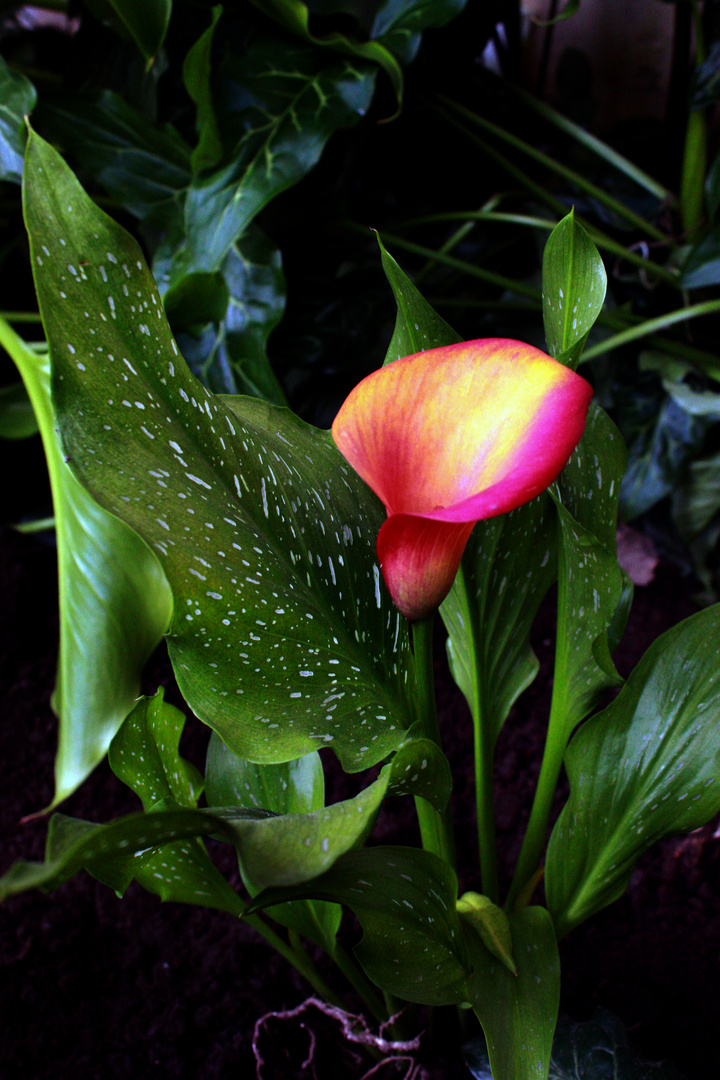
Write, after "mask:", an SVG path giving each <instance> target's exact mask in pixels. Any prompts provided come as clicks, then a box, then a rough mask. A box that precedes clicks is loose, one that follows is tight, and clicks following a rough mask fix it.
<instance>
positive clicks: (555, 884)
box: [545, 604, 720, 935]
mask: <svg viewBox="0 0 720 1080" xmlns="http://www.w3.org/2000/svg"><path fill="white" fill-rule="evenodd" d="M718 642H720V606H719V605H717V604H716V605H715V606H714V607H711V608H708V609H706V610H705V611H701V612H699V613H698V614H697V615H692V616H691V617H690V618H689V619H685V621H684V622H682V623H680V624H679V625H678V626H675V627H673V628H672V630H668V631H667V633H665V634H663V635H662V637H660V638H658V639H657V641H655V642H654V643H653V645H651V647H650V648H649V649H648V651H647V652H646V653H645V655H644V657H643V658H642V660H641V661H640V663H639V664H638V665H637V667H636V668H635V670H634V671H633V672H632V674H631V675H630V678H629V679H628V682H627V684H626V686H625V687H624V688H623V689H622V691H621V692H620V694H619V696H618V697H617V698H616V700H615V701H614V702H613V703H612V704H611V705H609V706H608V708H607V709H605V710H604V711H603V712H601V713H598V714H597V715H596V716H593V717H592V718H591V719H590V720H588V721H587V723H586V724H584V725H583V726H582V727H581V728H580V730H579V731H578V733H577V734H576V735H575V736H574V738H573V739H572V741H571V743H570V745H569V747H568V750H567V754H566V757H565V765H566V769H567V772H568V776H569V778H570V799H569V800H568V803H567V804H566V806H565V807H564V809H563V811H562V813H561V815H560V817H559V819H558V822H557V824H556V826H555V828H554V830H553V833H552V836H551V839H550V846H549V848H548V859H547V866H546V872H545V888H546V894H547V898H548V906H549V908H550V911H551V912H552V915H553V919H554V921H555V926H556V928H557V931H558V934H559V935H563V934H566V933H568V931H570V930H571V929H572V928H573V927H574V926H577V925H578V923H580V922H582V921H584V920H585V919H587V918H589V917H590V916H591V915H593V914H594V913H595V912H596V911H599V910H600V909H601V908H603V907H605V906H606V905H607V904H610V903H611V902H612V901H613V900H616V899H617V898H618V897H619V896H621V895H622V893H623V892H624V890H625V888H626V887H627V884H628V881H629V879H630V874H631V873H632V869H633V866H634V864H635V862H636V860H637V859H638V858H639V857H640V855H641V854H642V853H643V852H644V851H646V850H647V849H648V848H649V847H650V845H651V844H653V843H654V842H655V841H656V840H659V839H661V838H662V837H663V836H667V835H672V834H673V833H678V832H686V831H689V830H692V829H695V828H698V827H699V826H700V825H702V824H704V823H705V822H706V821H708V820H709V819H710V818H711V817H712V816H713V815H714V814H716V813H717V812H718V810H720V785H719V784H718V775H717V762H718V760H720V669H719V668H718V663H717V655H718Z"/></svg>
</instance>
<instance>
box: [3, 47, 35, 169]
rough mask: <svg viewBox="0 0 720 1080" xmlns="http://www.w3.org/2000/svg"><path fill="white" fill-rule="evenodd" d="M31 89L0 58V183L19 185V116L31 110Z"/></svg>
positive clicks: (21, 149) (21, 125)
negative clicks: (7, 181) (6, 181)
mask: <svg viewBox="0 0 720 1080" xmlns="http://www.w3.org/2000/svg"><path fill="white" fill-rule="evenodd" d="M36 100H37V94H36V92H35V87H34V86H33V84H32V83H31V82H30V80H29V79H27V78H26V77H25V76H24V75H20V74H19V72H16V71H11V70H10V68H9V67H8V66H7V64H6V63H5V61H4V60H3V58H2V57H1V56H0V180H13V181H15V182H16V183H20V180H21V179H22V169H23V153H24V149H25V124H24V121H23V117H24V116H26V115H27V114H28V113H31V112H32V111H33V109H34V108H35V102H36Z"/></svg>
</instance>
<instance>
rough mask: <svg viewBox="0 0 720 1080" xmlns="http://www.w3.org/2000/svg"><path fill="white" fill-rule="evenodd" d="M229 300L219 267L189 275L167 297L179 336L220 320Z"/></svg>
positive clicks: (170, 318)
mask: <svg viewBox="0 0 720 1080" xmlns="http://www.w3.org/2000/svg"><path fill="white" fill-rule="evenodd" d="M229 300H230V293H229V290H228V287H227V283H226V281H225V278H224V277H223V275H222V274H221V273H220V271H219V270H215V271H214V272H213V273H199V274H186V275H185V277H184V278H181V279H180V281H178V282H177V284H176V285H174V286H173V288H172V289H169V290H168V292H166V293H165V296H164V297H163V302H164V304H165V314H166V315H167V318H168V322H169V323H170V328H171V329H172V331H173V333H174V334H175V335H176V336H177V334H178V333H180V332H182V331H183V330H185V331H189V332H190V333H192V332H193V330H195V329H196V328H197V327H203V326H204V325H205V324H206V323H209V322H220V321H221V320H222V319H224V318H225V312H226V311H227V307H228V303H229ZM204 381H206V380H204Z"/></svg>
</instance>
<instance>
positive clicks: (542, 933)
mask: <svg viewBox="0 0 720 1080" xmlns="http://www.w3.org/2000/svg"><path fill="white" fill-rule="evenodd" d="M508 920H509V922H510V930H511V933H512V945H513V955H514V957H515V961H516V964H517V975H513V974H512V973H511V972H510V971H508V969H507V967H506V966H505V965H504V964H503V963H501V962H500V961H499V960H497V959H496V958H495V957H494V956H493V955H492V954H491V953H490V952H489V951H488V949H487V948H486V947H485V945H484V944H483V943H482V941H481V939H480V937H479V935H478V934H476V933H475V931H474V930H473V929H472V927H468V929H467V939H468V945H469V947H470V956H471V958H472V963H473V974H472V977H471V979H470V987H469V989H470V993H469V1000H470V1001H471V1002H472V1006H473V1009H474V1010H475V1012H476V1014H477V1017H478V1019H479V1021H480V1023H481V1024H482V1028H483V1032H484V1034H485V1039H486V1042H487V1048H488V1051H489V1059H490V1066H491V1068H492V1080H546V1078H547V1076H548V1069H549V1066H550V1052H551V1049H552V1040H553V1032H554V1030H555V1023H556V1021H557V1013H558V1005H559V1001H560V958H559V956H558V950H557V942H556V940H555V934H554V932H553V926H552V921H551V919H550V916H549V914H548V912H547V911H546V910H545V908H541V907H530V908H524V909H523V910H522V911H521V912H517V913H511V914H510V915H508ZM480 1075H482V1073H480ZM488 1076H489V1074H488Z"/></svg>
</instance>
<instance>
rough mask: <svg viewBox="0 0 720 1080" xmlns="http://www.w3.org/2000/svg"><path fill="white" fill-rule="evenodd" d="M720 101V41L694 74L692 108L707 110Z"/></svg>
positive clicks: (691, 93) (712, 47)
mask: <svg viewBox="0 0 720 1080" xmlns="http://www.w3.org/2000/svg"><path fill="white" fill-rule="evenodd" d="M718 101H720V41H714V42H713V43H712V45H711V46H710V51H709V52H708V55H707V56H706V58H705V59H704V60H703V62H702V63H701V64H699V65H698V67H696V68H695V71H694V72H693V74H692V78H691V80H690V108H691V109H705V108H707V107H708V106H711V105H716V104H717V103H718Z"/></svg>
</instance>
